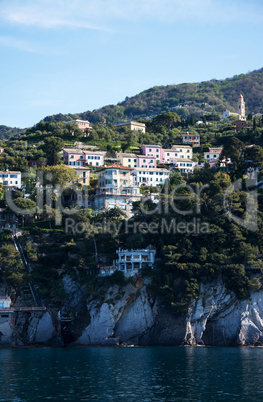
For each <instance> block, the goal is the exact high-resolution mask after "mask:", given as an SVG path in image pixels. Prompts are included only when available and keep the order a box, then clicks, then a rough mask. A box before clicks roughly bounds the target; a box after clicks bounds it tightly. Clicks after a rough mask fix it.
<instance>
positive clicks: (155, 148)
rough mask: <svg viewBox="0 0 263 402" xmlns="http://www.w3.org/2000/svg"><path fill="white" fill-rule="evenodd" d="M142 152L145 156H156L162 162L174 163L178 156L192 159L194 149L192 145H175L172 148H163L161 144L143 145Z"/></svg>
mask: <svg viewBox="0 0 263 402" xmlns="http://www.w3.org/2000/svg"><path fill="white" fill-rule="evenodd" d="M141 152H142V154H143V155H145V156H150V157H154V158H155V159H156V160H157V162H159V163H161V164H167V163H173V161H174V160H177V159H178V158H184V159H192V157H193V149H192V147H191V146H190V145H173V146H172V148H171V149H163V148H162V147H161V146H159V145H142V146H141Z"/></svg>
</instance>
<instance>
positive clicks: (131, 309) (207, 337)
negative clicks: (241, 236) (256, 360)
mask: <svg viewBox="0 0 263 402" xmlns="http://www.w3.org/2000/svg"><path fill="white" fill-rule="evenodd" d="M119 292H120V289H119V288H118V286H116V285H115V286H113V287H111V288H110V289H109V290H108V292H107V293H106V294H105V297H104V301H103V303H101V304H98V303H96V301H90V300H87V309H88V311H89V313H90V323H89V324H88V325H87V326H86V328H85V329H84V330H83V332H82V334H81V336H80V337H79V338H78V339H77V340H76V342H75V344H77V345H108V344H122V343H126V344H136V345H217V346H223V345H224V346H248V345H262V344H263V303H262V297H263V291H258V292H253V291H252V292H251V298H250V300H244V301H239V300H237V298H236V297H235V295H234V294H233V293H229V291H227V290H226V288H225V286H224V284H223V283H222V281H221V280H218V281H217V282H214V283H210V284H206V285H205V284H201V287H200V295H199V297H198V299H197V300H195V301H193V302H192V303H191V305H190V308H189V312H188V315H187V316H182V317H181V316H175V315H173V314H172V313H171V311H170V310H169V309H167V308H166V307H164V306H163V305H162V302H161V301H160V300H159V299H158V298H153V297H151V296H150V295H149V294H148V293H147V292H146V284H145V283H143V282H142V281H141V282H140V283H137V286H136V288H135V287H133V286H132V285H128V286H126V287H125V288H124V289H123V294H122V296H121V297H120V293H119ZM116 298H117V299H118V298H119V300H116Z"/></svg>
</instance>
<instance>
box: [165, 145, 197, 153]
mask: <svg viewBox="0 0 263 402" xmlns="http://www.w3.org/2000/svg"><path fill="white" fill-rule="evenodd" d="M177 148H188V149H192V147H191V145H181V144H180V145H179V144H178V145H172V148H169V151H174V150H175V149H177ZM163 151H168V149H164V150H163Z"/></svg>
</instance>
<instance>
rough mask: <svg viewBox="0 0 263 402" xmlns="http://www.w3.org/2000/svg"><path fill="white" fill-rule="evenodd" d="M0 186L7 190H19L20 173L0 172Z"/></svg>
mask: <svg viewBox="0 0 263 402" xmlns="http://www.w3.org/2000/svg"><path fill="white" fill-rule="evenodd" d="M0 184H2V185H3V186H4V187H7V188H21V172H19V171H9V170H6V171H0Z"/></svg>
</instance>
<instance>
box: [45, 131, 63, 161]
mask: <svg viewBox="0 0 263 402" xmlns="http://www.w3.org/2000/svg"><path fill="white" fill-rule="evenodd" d="M63 146H64V143H63V140H62V139H61V138H59V137H54V136H52V137H48V138H45V140H44V145H43V146H42V149H43V151H44V152H45V153H46V157H47V162H48V165H51V166H53V165H57V164H58V162H59V156H58V152H59V151H61V150H62V148H63Z"/></svg>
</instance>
